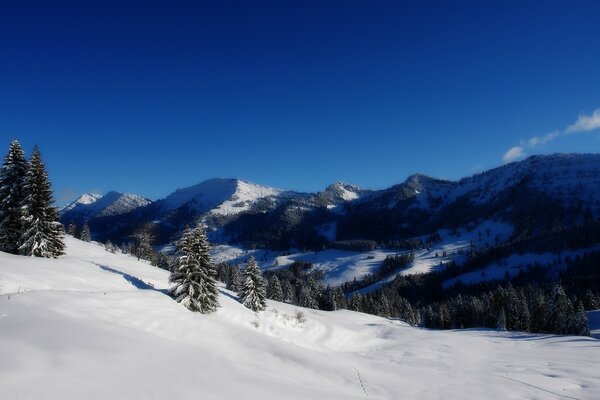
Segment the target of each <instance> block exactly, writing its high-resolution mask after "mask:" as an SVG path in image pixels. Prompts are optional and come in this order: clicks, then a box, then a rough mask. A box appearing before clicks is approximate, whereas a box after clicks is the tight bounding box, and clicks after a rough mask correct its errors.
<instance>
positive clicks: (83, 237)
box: [79, 222, 92, 242]
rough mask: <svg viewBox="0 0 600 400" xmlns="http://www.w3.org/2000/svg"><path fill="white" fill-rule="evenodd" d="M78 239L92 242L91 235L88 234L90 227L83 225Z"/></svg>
mask: <svg viewBox="0 0 600 400" xmlns="http://www.w3.org/2000/svg"><path fill="white" fill-rule="evenodd" d="M79 238H80V239H81V240H83V241H84V242H91V241H92V233H91V232H90V227H89V225H88V224H87V222H86V223H85V224H84V225H83V228H82V229H81V235H80V236H79Z"/></svg>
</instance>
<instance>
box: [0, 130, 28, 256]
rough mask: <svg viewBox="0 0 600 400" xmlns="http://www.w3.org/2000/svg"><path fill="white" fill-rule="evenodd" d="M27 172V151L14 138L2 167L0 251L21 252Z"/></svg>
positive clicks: (0, 179)
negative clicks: (22, 207) (24, 189)
mask: <svg viewBox="0 0 600 400" xmlns="http://www.w3.org/2000/svg"><path fill="white" fill-rule="evenodd" d="M26 174H27V161H26V160H25V152H24V151H23V149H22V148H21V145H20V144H19V142H18V141H17V140H13V141H12V143H11V144H10V147H9V148H8V154H7V155H6V157H5V158H4V163H3V164H2V168H1V169H0V251H5V252H7V253H13V254H17V253H18V252H19V246H20V240H21V233H22V221H21V217H22V211H21V206H22V204H23V200H24V199H25V195H24V193H23V183H24V181H25V175H26Z"/></svg>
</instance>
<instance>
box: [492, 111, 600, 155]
mask: <svg viewBox="0 0 600 400" xmlns="http://www.w3.org/2000/svg"><path fill="white" fill-rule="evenodd" d="M598 128H600V108H598V109H597V110H594V112H592V114H591V115H580V116H579V118H577V121H575V123H574V124H571V125H569V126H568V127H567V128H566V129H565V130H562V131H554V132H550V133H547V134H545V135H542V136H533V137H531V138H529V139H528V140H527V141H521V144H520V145H519V146H514V147H511V148H510V149H509V150H508V151H507V152H506V153H504V155H503V156H502V161H504V162H505V163H508V162H511V161H515V160H517V159H519V158H523V157H525V156H526V155H527V153H526V152H525V149H535V148H536V147H539V146H543V145H545V144H546V143H548V142H551V141H553V140H554V139H556V138H558V137H561V136H566V135H572V134H574V133H578V132H589V131H592V130H594V129H598Z"/></svg>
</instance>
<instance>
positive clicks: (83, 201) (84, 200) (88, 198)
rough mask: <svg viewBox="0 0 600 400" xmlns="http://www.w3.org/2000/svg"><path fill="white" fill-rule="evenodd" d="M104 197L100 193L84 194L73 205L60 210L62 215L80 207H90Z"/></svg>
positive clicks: (70, 204)
mask: <svg viewBox="0 0 600 400" xmlns="http://www.w3.org/2000/svg"><path fill="white" fill-rule="evenodd" d="M101 197H102V195H101V194H98V193H84V194H82V195H81V196H79V197H78V198H77V200H75V201H73V202H72V203H69V204H67V205H66V206H64V207H63V208H61V209H60V212H61V213H65V212H67V211H70V210H72V209H74V208H75V207H77V206H78V205H88V204H92V203H94V202H95V201H96V200H98V199H99V198H101Z"/></svg>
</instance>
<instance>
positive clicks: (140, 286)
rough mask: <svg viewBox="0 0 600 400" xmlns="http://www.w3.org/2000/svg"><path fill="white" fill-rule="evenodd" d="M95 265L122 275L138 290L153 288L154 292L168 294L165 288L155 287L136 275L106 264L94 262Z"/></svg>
mask: <svg viewBox="0 0 600 400" xmlns="http://www.w3.org/2000/svg"><path fill="white" fill-rule="evenodd" d="M96 265H97V266H98V267H100V268H101V269H103V270H104V271H108V272H112V273H113V274H117V275H121V276H122V277H123V279H125V280H126V281H127V282H129V283H131V284H132V285H133V286H135V287H136V288H137V289H140V290H154V291H155V292H160V293H163V294H168V290H167V289H155V288H154V285H152V284H151V283H147V282H144V281H143V280H141V279H140V278H138V277H135V276H133V275H129V274H126V273H124V272H121V271H119V270H116V269H114V268H111V267H109V266H106V265H100V264H96Z"/></svg>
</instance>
